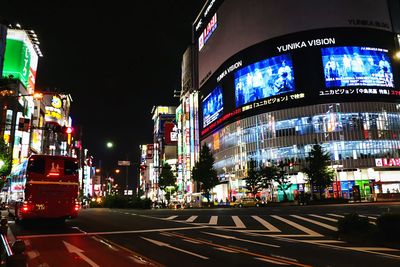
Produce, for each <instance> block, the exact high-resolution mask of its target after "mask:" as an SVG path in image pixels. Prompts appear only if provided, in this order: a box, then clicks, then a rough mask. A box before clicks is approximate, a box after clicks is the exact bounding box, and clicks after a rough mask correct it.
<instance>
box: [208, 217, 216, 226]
mask: <svg viewBox="0 0 400 267" xmlns="http://www.w3.org/2000/svg"><path fill="white" fill-rule="evenodd" d="M208 224H212V225H217V224H218V216H211V218H210V222H209V223H208Z"/></svg>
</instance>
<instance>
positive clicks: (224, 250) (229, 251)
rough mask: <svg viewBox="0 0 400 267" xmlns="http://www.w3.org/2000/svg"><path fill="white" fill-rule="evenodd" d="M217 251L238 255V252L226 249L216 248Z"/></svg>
mask: <svg viewBox="0 0 400 267" xmlns="http://www.w3.org/2000/svg"><path fill="white" fill-rule="evenodd" d="M214 249H215V250H220V251H223V252H228V253H234V254H237V253H238V252H236V251H234V250H230V249H226V248H218V247H214Z"/></svg>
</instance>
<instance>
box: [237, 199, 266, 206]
mask: <svg viewBox="0 0 400 267" xmlns="http://www.w3.org/2000/svg"><path fill="white" fill-rule="evenodd" d="M264 205H265V203H264V202H263V201H261V200H259V199H255V198H249V197H242V198H240V199H238V200H236V201H235V204H234V207H239V208H242V207H261V206H264Z"/></svg>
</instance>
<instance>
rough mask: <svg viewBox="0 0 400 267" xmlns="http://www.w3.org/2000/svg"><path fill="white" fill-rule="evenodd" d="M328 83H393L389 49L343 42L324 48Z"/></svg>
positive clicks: (340, 85) (354, 84) (379, 84)
mask: <svg viewBox="0 0 400 267" xmlns="http://www.w3.org/2000/svg"><path fill="white" fill-rule="evenodd" d="M321 53H322V64H323V67H324V74H325V75H324V76H325V86H326V87H327V88H334V87H347V86H381V87H392V88H393V87H394V83H393V73H392V66H391V63H390V58H389V55H388V50H386V49H381V48H372V47H359V46H341V47H328V48H322V49H321Z"/></svg>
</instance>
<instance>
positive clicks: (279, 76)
mask: <svg viewBox="0 0 400 267" xmlns="http://www.w3.org/2000/svg"><path fill="white" fill-rule="evenodd" d="M294 90H295V85H294V73H293V61H292V58H291V56H290V54H286V55H280V56H276V57H272V58H267V59H264V60H262V61H258V62H256V63H254V64H251V65H249V66H247V67H244V68H242V69H239V70H238V71H236V72H235V96H236V107H240V106H243V105H245V104H247V103H250V102H254V101H256V100H260V99H264V98H267V97H270V96H275V95H280V94H284V93H289V92H294Z"/></svg>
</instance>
